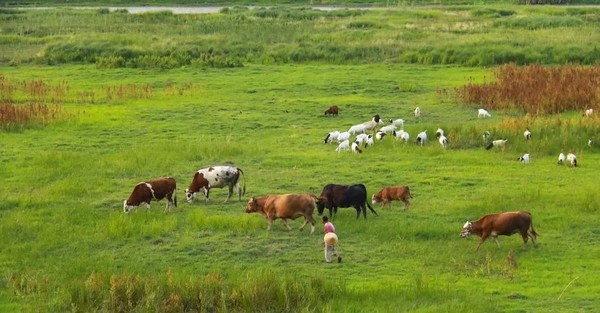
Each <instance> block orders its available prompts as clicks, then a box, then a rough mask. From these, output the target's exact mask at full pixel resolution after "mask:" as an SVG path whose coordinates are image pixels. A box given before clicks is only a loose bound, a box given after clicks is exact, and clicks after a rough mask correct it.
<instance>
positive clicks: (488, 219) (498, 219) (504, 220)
mask: <svg viewBox="0 0 600 313" xmlns="http://www.w3.org/2000/svg"><path fill="white" fill-rule="evenodd" d="M530 228H531V230H530ZM515 233H520V234H521V237H523V242H524V243H525V244H527V240H528V238H527V236H529V237H531V240H532V242H533V244H534V245H535V240H536V238H537V236H538V233H536V232H535V229H533V222H532V219H531V213H529V212H526V211H517V212H503V213H496V214H488V215H485V216H483V217H482V218H480V219H478V220H477V221H475V222H471V221H467V222H466V223H465V225H464V226H463V229H462V231H461V232H460V236H461V237H463V238H466V237H468V236H469V235H471V234H475V235H477V236H479V237H480V238H481V239H480V241H479V245H477V250H479V247H481V245H482V244H483V242H485V240H486V239H487V238H488V237H490V236H492V238H493V239H494V241H495V242H496V245H497V246H498V247H500V243H499V242H498V236H500V235H503V236H510V235H512V234H515Z"/></svg>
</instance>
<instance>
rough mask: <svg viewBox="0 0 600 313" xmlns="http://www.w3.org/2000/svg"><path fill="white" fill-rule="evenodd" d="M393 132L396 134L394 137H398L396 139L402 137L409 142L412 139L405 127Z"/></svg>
mask: <svg viewBox="0 0 600 313" xmlns="http://www.w3.org/2000/svg"><path fill="white" fill-rule="evenodd" d="M392 134H393V135H394V137H396V140H399V139H402V140H404V142H408V140H410V134H409V133H408V132H406V131H404V129H401V130H399V131H395V132H393V133H392Z"/></svg>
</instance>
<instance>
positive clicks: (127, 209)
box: [123, 200, 135, 213]
mask: <svg viewBox="0 0 600 313" xmlns="http://www.w3.org/2000/svg"><path fill="white" fill-rule="evenodd" d="M134 208H135V206H133V205H127V200H123V212H125V213H129V211H131V210H133V209H134Z"/></svg>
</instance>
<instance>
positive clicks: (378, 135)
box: [375, 131, 385, 140]
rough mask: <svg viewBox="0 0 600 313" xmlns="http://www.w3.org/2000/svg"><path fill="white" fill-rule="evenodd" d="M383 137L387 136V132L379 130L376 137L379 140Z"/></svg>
mask: <svg viewBox="0 0 600 313" xmlns="http://www.w3.org/2000/svg"><path fill="white" fill-rule="evenodd" d="M383 137H385V133H384V132H382V131H378V132H377V133H375V138H377V140H382V139H383Z"/></svg>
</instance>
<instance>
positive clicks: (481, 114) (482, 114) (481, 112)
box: [477, 109, 492, 118]
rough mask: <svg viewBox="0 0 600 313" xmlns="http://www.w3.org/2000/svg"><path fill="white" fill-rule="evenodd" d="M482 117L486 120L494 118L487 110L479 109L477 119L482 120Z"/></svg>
mask: <svg viewBox="0 0 600 313" xmlns="http://www.w3.org/2000/svg"><path fill="white" fill-rule="evenodd" d="M480 117H483V118H486V117H492V115H491V114H490V112H488V111H487V110H486V109H479V110H478V111H477V118H480Z"/></svg>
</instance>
